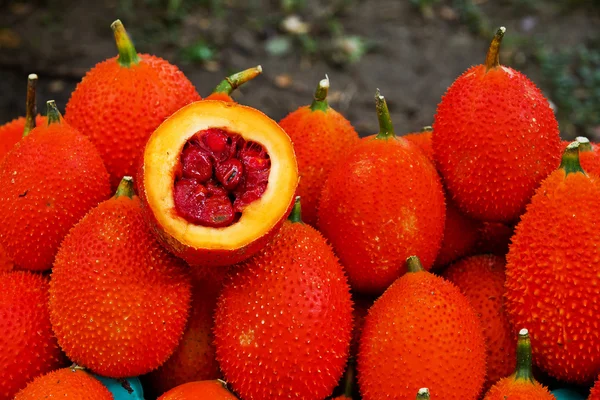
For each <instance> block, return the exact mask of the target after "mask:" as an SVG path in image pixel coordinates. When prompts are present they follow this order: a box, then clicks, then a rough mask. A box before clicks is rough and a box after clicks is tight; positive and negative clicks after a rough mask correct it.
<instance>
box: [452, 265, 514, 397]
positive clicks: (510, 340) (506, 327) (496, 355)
mask: <svg viewBox="0 0 600 400" xmlns="http://www.w3.org/2000/svg"><path fill="white" fill-rule="evenodd" d="M505 264H506V261H505V260H504V257H500V256H493V255H479V256H472V257H467V258H465V259H462V260H460V261H458V262H456V263H454V264H452V265H450V267H448V269H446V270H445V271H444V273H443V276H444V278H446V279H448V280H449V281H450V282H452V283H454V284H455V285H456V286H458V288H459V289H460V291H461V292H462V293H463V294H464V295H465V296H466V297H467V299H468V300H469V302H470V303H471V305H472V306H473V309H474V310H475V312H476V313H477V316H478V317H479V321H480V322H481V328H482V331H483V336H484V338H485V343H486V362H487V376H486V383H485V384H484V389H488V388H489V387H490V386H491V385H492V384H494V383H495V382H497V381H498V380H500V379H501V378H504V377H506V376H508V375H510V374H511V373H512V372H513V371H514V366H515V363H516V345H515V340H514V337H515V334H514V332H513V329H512V327H511V325H510V322H509V320H508V315H507V314H506V311H505V310H504V300H503V295H504V281H505V278H506V276H505V271H504V270H505Z"/></svg>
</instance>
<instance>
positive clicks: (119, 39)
mask: <svg viewBox="0 0 600 400" xmlns="http://www.w3.org/2000/svg"><path fill="white" fill-rule="evenodd" d="M110 27H111V28H112V30H113V32H114V34H115V41H116V43H117V49H118V50H119V57H118V58H117V62H118V63H119V65H120V66H122V67H126V68H129V67H131V66H133V65H137V64H138V63H139V62H140V58H139V57H138V55H137V51H136V50H135V47H134V46H133V42H132V41H131V38H130V37H129V35H128V34H127V31H126V30H125V27H124V26H123V23H122V22H121V20H120V19H118V20H116V21H115V22H113V23H112V24H111V25H110Z"/></svg>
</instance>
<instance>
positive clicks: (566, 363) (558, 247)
mask: <svg viewBox="0 0 600 400" xmlns="http://www.w3.org/2000/svg"><path fill="white" fill-rule="evenodd" d="M598 209H600V181H599V180H598V178H596V177H595V176H594V175H590V176H586V175H584V174H582V173H570V174H568V175H566V177H565V171H564V170H563V169H558V170H556V171H555V172H553V173H552V174H551V175H550V176H549V177H548V178H547V179H546V180H544V182H543V183H542V185H541V186H540V188H539V189H538V190H537V191H536V194H535V195H534V196H533V198H532V200H531V203H530V204H529V205H528V206H527V211H526V213H525V214H524V215H523V216H522V217H521V221H520V222H519V224H518V225H517V227H516V230H515V234H514V236H513V237H512V244H511V245H510V249H509V252H508V255H507V265H506V285H505V288H506V293H505V299H506V301H505V306H506V310H507V311H508V314H509V316H510V318H511V321H512V323H513V326H520V327H527V329H528V330H529V332H530V336H531V346H532V349H533V360H534V362H535V363H536V364H537V365H538V366H540V367H541V368H542V369H544V370H545V371H546V372H548V373H549V374H550V375H552V376H553V377H555V378H558V379H561V380H564V381H569V382H581V383H585V382H590V381H592V380H593V379H594V378H595V377H596V376H597V374H598V371H599V370H600V331H599V330H598V329H596V328H594V327H595V326H596V325H597V324H598V318H597V315H598V314H599V313H600V289H599V283H600V280H599V277H598V259H600V248H598V246H597V245H596V244H597V243H598V242H600V230H598V229H597V210H598Z"/></svg>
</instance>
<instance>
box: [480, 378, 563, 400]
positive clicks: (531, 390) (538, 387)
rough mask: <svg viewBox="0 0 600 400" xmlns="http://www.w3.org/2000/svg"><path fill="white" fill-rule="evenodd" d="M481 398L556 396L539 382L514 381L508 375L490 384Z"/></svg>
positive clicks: (547, 399)
mask: <svg viewBox="0 0 600 400" xmlns="http://www.w3.org/2000/svg"><path fill="white" fill-rule="evenodd" d="M483 400H556V397H554V395H553V394H552V393H550V391H549V390H548V388H546V387H545V386H544V385H542V384H541V383H539V382H535V383H532V382H531V381H528V380H525V379H521V380H517V381H515V378H514V377H512V376H509V377H507V378H504V379H502V380H500V381H499V382H498V383H496V384H495V385H494V386H492V388H491V389H490V390H489V391H488V392H487V393H486V395H485V397H484V398H483Z"/></svg>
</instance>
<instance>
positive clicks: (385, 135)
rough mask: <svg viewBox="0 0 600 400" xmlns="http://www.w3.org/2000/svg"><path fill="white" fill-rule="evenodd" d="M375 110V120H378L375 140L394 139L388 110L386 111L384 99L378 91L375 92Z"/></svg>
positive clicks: (394, 135)
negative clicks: (377, 131)
mask: <svg viewBox="0 0 600 400" xmlns="http://www.w3.org/2000/svg"><path fill="white" fill-rule="evenodd" d="M375 108H376V110H377V119H378V120H379V133H378V134H377V136H376V137H375V138H376V139H389V138H393V137H396V134H395V133H394V125H393V124H392V118H391V117H390V110H389V109H388V106H387V102H386V101H385V97H383V96H382V95H381V93H380V92H379V89H377V92H375Z"/></svg>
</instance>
